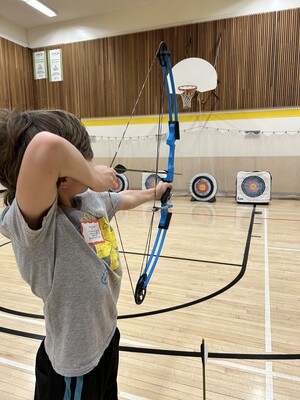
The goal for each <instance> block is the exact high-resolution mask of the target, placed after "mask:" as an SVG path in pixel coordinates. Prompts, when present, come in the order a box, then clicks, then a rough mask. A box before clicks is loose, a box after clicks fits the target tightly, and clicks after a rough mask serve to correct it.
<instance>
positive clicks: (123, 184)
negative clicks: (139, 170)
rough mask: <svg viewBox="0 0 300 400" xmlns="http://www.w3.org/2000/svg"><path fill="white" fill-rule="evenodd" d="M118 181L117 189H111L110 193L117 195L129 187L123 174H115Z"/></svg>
mask: <svg viewBox="0 0 300 400" xmlns="http://www.w3.org/2000/svg"><path fill="white" fill-rule="evenodd" d="M116 177H117V179H118V187H117V188H116V189H111V190H110V192H114V193H119V192H122V191H123V190H127V189H128V187H129V183H128V179H127V177H126V176H125V175H123V174H116Z"/></svg>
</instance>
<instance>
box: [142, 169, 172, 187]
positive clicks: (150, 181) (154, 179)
mask: <svg viewBox="0 0 300 400" xmlns="http://www.w3.org/2000/svg"><path fill="white" fill-rule="evenodd" d="M166 176H167V174H166V173H157V174H156V173H154V172H153V173H148V172H143V173H142V189H152V188H154V187H155V186H156V185H157V184H158V182H160V181H161V180H162V178H165V177H166Z"/></svg>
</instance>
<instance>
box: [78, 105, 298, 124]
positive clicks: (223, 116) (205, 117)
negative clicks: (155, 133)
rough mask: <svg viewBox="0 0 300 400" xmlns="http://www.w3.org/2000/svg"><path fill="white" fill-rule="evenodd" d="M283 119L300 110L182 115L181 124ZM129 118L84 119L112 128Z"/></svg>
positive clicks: (143, 120)
mask: <svg viewBox="0 0 300 400" xmlns="http://www.w3.org/2000/svg"><path fill="white" fill-rule="evenodd" d="M283 117H300V108H298V109H285V110H264V111H244V112H227V113H210V114H209V113H202V114H199V113H197V114H187V115H180V116H179V121H180V122H197V121H224V120H232V119H261V118H283ZM162 120H163V122H168V117H167V116H164V117H163V118H162ZM128 121H129V118H113V119H108V118H105V119H82V123H83V124H84V125H85V126H112V125H126V124H127V123H128ZM157 122H158V116H156V117H155V116H151V117H133V118H132V119H131V121H130V123H131V124H135V125H143V124H157Z"/></svg>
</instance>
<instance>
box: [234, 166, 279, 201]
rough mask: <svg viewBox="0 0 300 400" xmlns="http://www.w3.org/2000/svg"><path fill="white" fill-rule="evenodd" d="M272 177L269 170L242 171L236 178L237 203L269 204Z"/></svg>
mask: <svg viewBox="0 0 300 400" xmlns="http://www.w3.org/2000/svg"><path fill="white" fill-rule="evenodd" d="M271 184H272V177H271V174H270V173H269V172H267V171H252V172H246V171H240V172H238V174H237V178H236V201H237V203H248V204H249V203H251V204H269V202H270V200H271Z"/></svg>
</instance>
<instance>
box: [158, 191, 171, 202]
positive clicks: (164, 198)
mask: <svg viewBox="0 0 300 400" xmlns="http://www.w3.org/2000/svg"><path fill="white" fill-rule="evenodd" d="M170 198H171V189H170V188H168V189H167V190H166V191H165V193H164V194H163V195H162V196H161V198H160V201H161V202H162V203H166V202H167V201H168V200H169V199H170Z"/></svg>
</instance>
